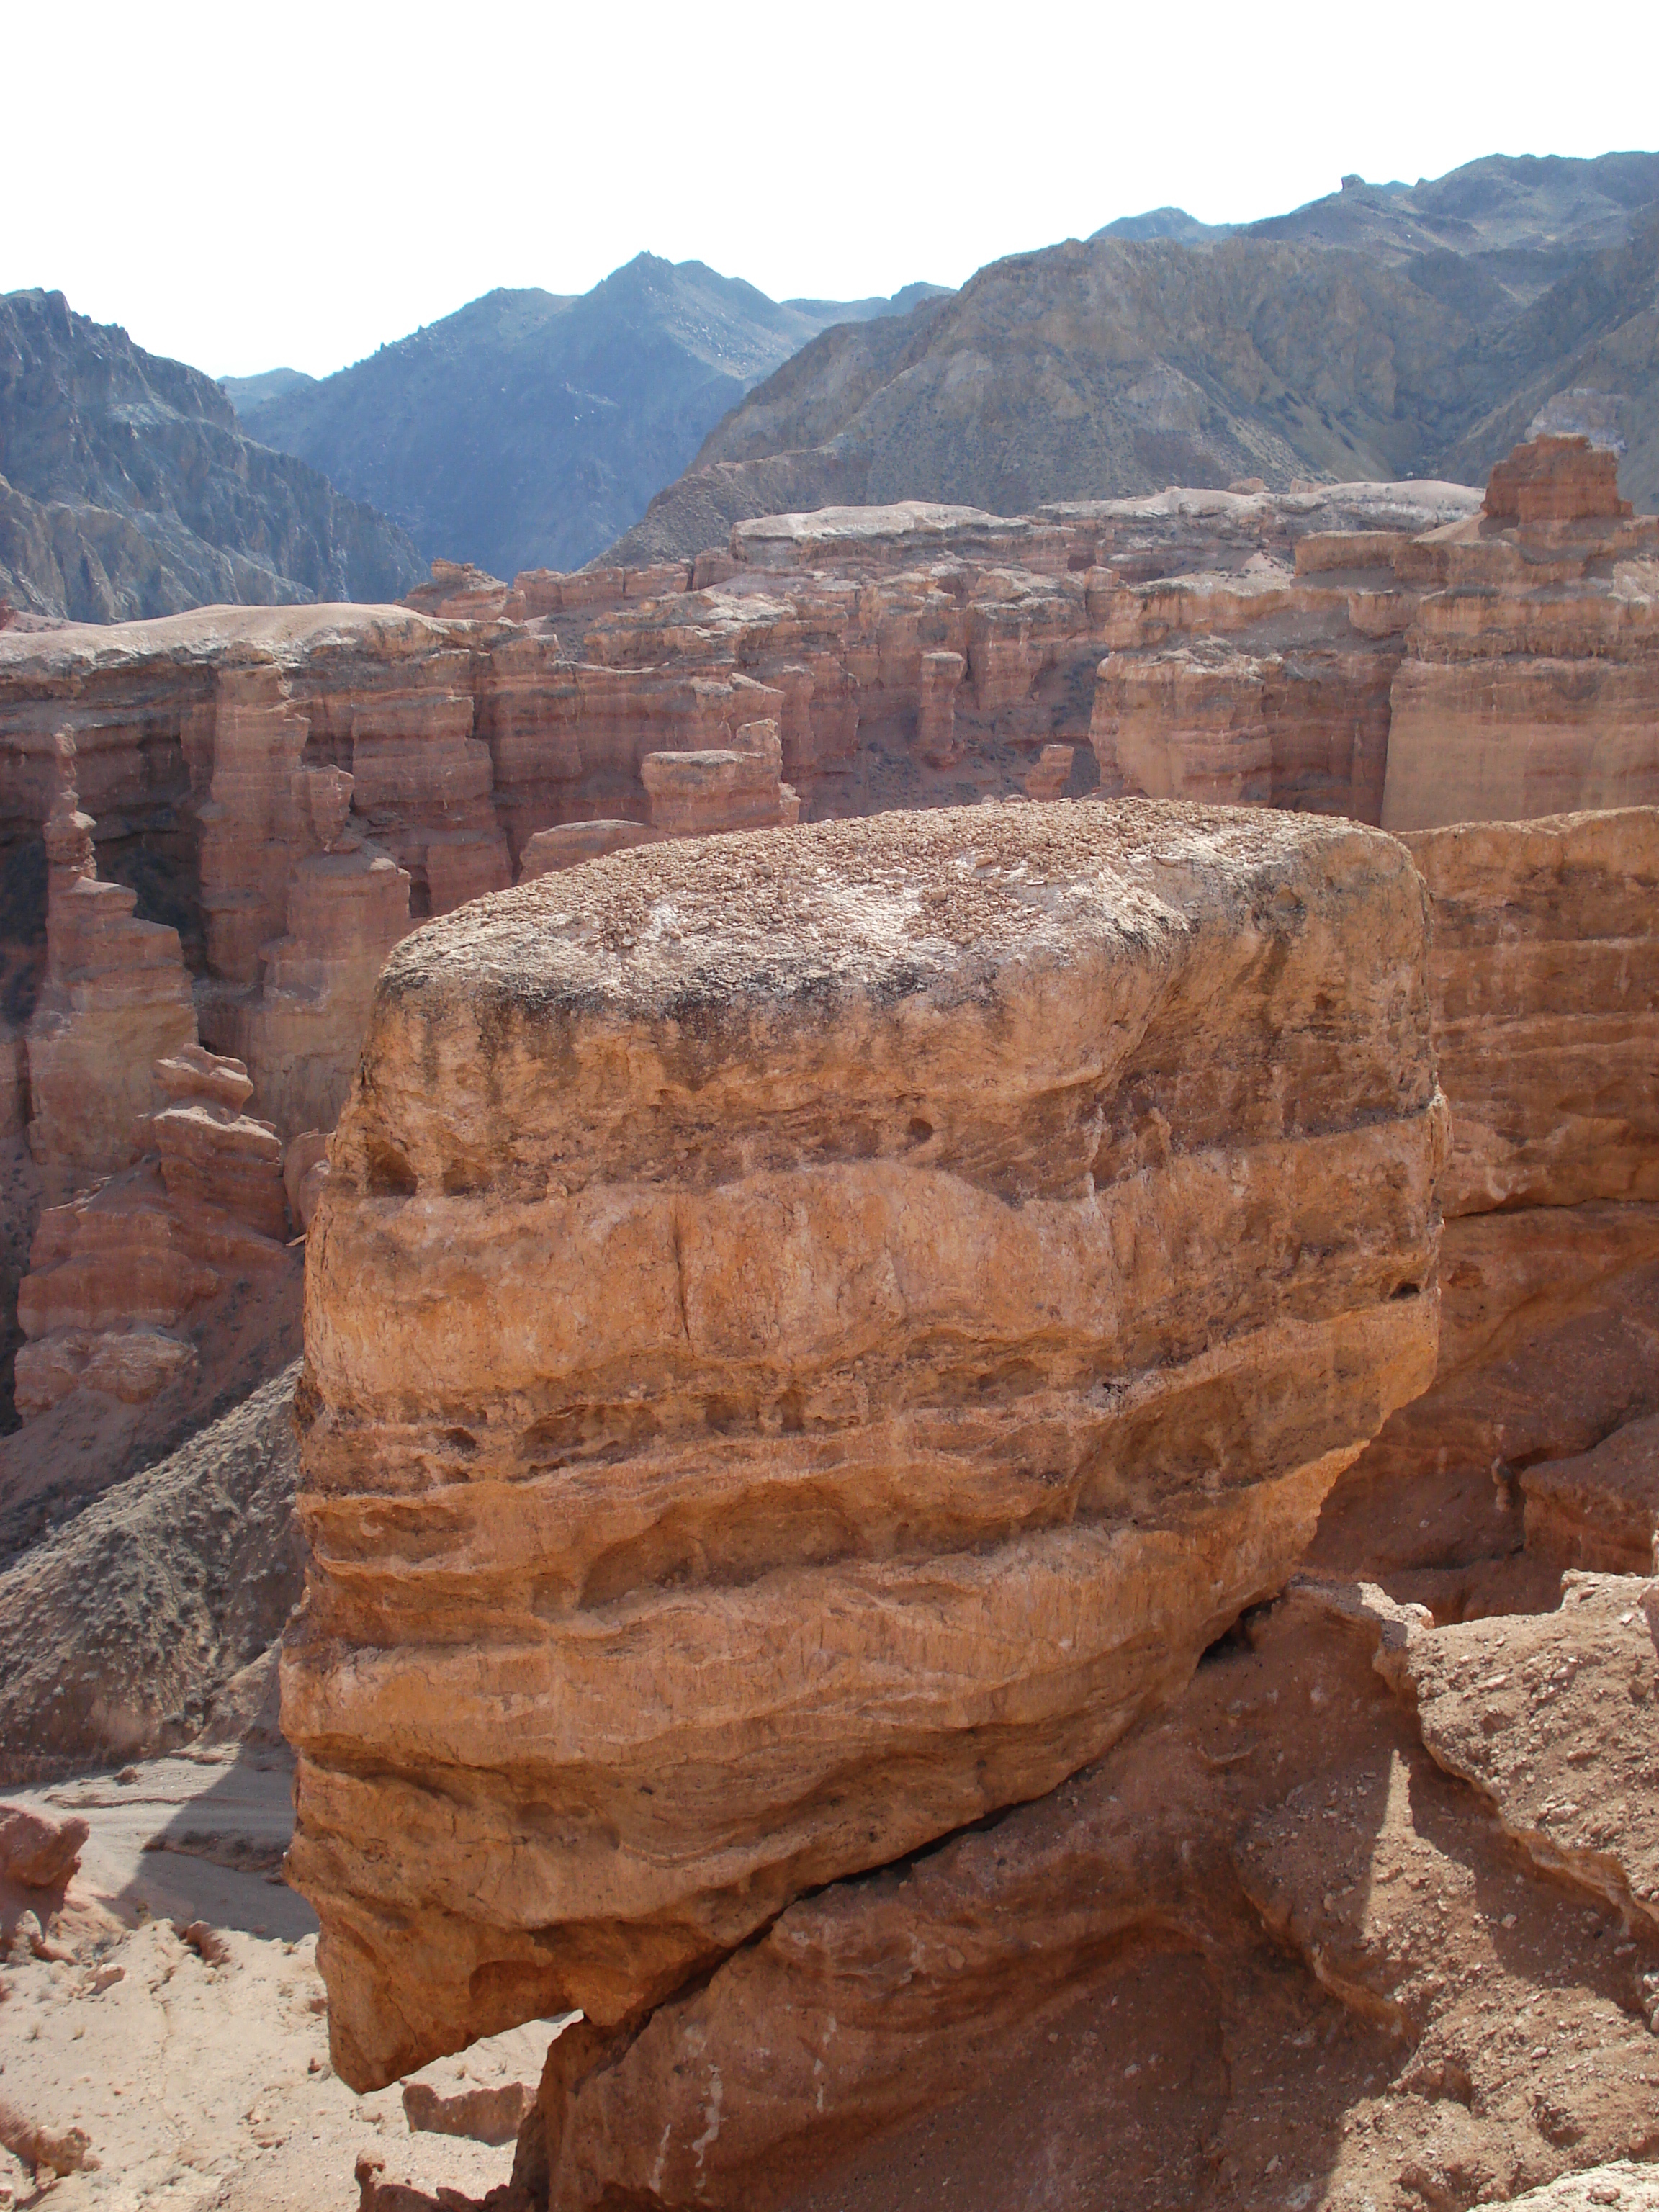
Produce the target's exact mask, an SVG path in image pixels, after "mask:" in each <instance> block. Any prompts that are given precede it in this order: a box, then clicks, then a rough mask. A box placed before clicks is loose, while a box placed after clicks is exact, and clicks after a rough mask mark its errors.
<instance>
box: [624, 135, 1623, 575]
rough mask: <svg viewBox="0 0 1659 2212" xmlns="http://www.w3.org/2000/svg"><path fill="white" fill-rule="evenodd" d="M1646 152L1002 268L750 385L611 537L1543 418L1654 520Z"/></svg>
mask: <svg viewBox="0 0 1659 2212" xmlns="http://www.w3.org/2000/svg"><path fill="white" fill-rule="evenodd" d="M1656 273H1659V155H1652V154H1613V155H1604V156H1603V157H1601V159H1600V160H1597V161H1567V160H1560V159H1555V158H1551V159H1547V160H1534V159H1530V158H1524V159H1514V158H1510V157H1507V156H1502V155H1493V156H1492V157H1490V158H1489V159H1486V160H1484V161H1476V162H1473V163H1471V164H1469V165H1468V167H1466V168H1463V169H1459V170H1455V171H1454V172H1453V173H1451V174H1450V175H1449V176H1446V177H1443V178H1439V179H1434V180H1431V181H1430V180H1425V181H1423V182H1419V184H1417V185H1410V186H1407V185H1401V184H1389V185H1367V184H1365V183H1364V181H1363V179H1359V178H1358V177H1350V178H1347V179H1345V180H1344V182H1343V185H1342V188H1341V190H1340V191H1339V192H1335V193H1333V194H1331V195H1330V196H1329V197H1328V198H1326V199H1323V200H1317V201H1315V202H1313V203H1311V204H1310V205H1309V206H1307V207H1304V208H1299V209H1297V210H1295V211H1294V212H1293V213H1291V214H1290V215H1287V216H1275V217H1273V219H1272V220H1270V221H1268V222H1257V223H1251V224H1249V225H1246V226H1243V227H1242V228H1237V229H1231V228H1222V227H1211V226H1206V225H1203V224H1200V223H1198V222H1194V219H1193V218H1192V217H1191V216H1188V215H1186V214H1185V213H1184V212H1183V211H1182V210H1180V209H1173V208H1161V209H1158V210H1153V211H1152V212H1151V213H1149V214H1146V215H1143V216H1129V217H1127V218H1124V219H1122V220H1121V221H1119V222H1115V223H1112V224H1109V225H1108V226H1107V227H1106V228H1105V229H1104V230H1103V231H1101V232H1098V233H1097V234H1096V235H1095V236H1094V237H1093V238H1092V239H1091V240H1087V241H1086V242H1079V241H1078V240H1070V241H1068V242H1067V243H1066V244H1065V245H1062V246H1050V247H1048V248H1047V249H1045V250H1044V251H1042V252H1035V253H1026V254H1018V255H1015V256H1013V257H1012V258H1010V259H1008V260H1006V261H1000V262H996V263H994V264H991V265H990V266H989V267H987V268H985V269H982V270H980V272H979V274H978V275H977V276H975V277H974V278H973V279H972V280H971V281H970V282H969V283H967V284H966V285H964V286H963V289H962V290H961V291H960V292H958V293H954V294H951V295H945V296H942V297H939V298H937V299H934V300H932V301H928V302H927V303H926V304H924V305H923V306H921V307H918V308H916V309H914V310H913V311H912V312H911V313H909V314H908V315H907V316H905V317H903V318H902V319H897V320H895V321H890V322H886V323H882V324H878V325H861V326H857V327H853V328H842V329H836V330H831V331H825V332H823V334H822V335H821V336H819V337H817V338H815V339H814V340H813V341H812V342H811V343H810V344H809V345H807V346H805V348H804V349H802V350H801V351H800V352H799V354H797V355H795V356H794V357H793V359H792V360H790V361H789V362H787V363H785V365H784V366H783V367H782V368H780V369H779V370H777V371H775V373H774V374H772V375H771V376H770V377H769V378H768V379H767V380H766V381H765V382H764V383H763V384H760V385H757V386H756V388H755V389H754V390H753V391H752V392H750V393H749V394H748V396H747V397H746V398H744V402H743V404H741V405H740V406H739V407H738V408H736V409H734V410H733V411H732V414H731V415H729V416H727V417H726V419H725V421H723V422H721V423H720V424H719V425H718V426H717V427H716V428H714V430H713V431H711V433H710V434H709V435H708V438H707V439H706V440H705V441H704V443H703V446H702V450H701V452H700V453H698V455H697V458H696V461H695V462H694V463H693V464H692V465H691V467H690V470H689V471H687V473H686V475H685V476H684V477H682V478H681V480H680V481H679V482H678V483H675V484H672V485H671V486H669V487H668V488H667V489H665V491H663V492H661V493H659V495H658V496H657V498H656V499H655V500H654V501H653V502H652V505H651V507H650V509H649V510H648V512H647V514H646V515H645V517H644V519H643V520H641V522H640V523H639V524H637V525H636V526H635V527H634V528H633V529H632V530H630V531H629V532H626V533H624V535H623V538H621V539H620V540H619V541H618V542H617V544H616V545H615V546H614V547H613V548H612V549H611V553H610V554H609V556H607V557H608V558H610V559H611V560H616V561H640V560H644V559H649V558H659V557H663V556H684V555H689V554H690V553H693V552H696V551H697V550H700V549H701V548H702V547H703V546H705V545H710V544H720V543H722V542H723V541H724V538H725V537H726V533H727V532H728V531H729V529H730V526H731V525H732V522H733V521H734V520H738V519H739V518H741V517H743V516H746V515H752V514H759V513H777V512H779V511H783V510H791V509H796V508H811V507H822V506H825V505H829V504H836V503H843V502H850V503H854V504H859V503H864V502H869V501H884V500H891V499H900V498H906V497H910V498H925V499H936V500H947V501H960V502H963V503H965V504H969V505H973V506H979V507H989V508H993V509H994V510H995V511H997V512H999V513H1014V512H1017V511H1019V510H1022V509H1029V508H1030V507H1035V506H1037V505H1040V504H1042V502H1044V501H1052V500H1070V499H1084V498H1091V497H1102V496H1106V495H1113V494H1122V493H1133V492H1142V491H1152V490H1157V489H1162V487H1163V486H1164V485H1165V484H1167V483H1188V484H1220V485H1225V484H1226V483H1229V482H1231V481H1236V480H1238V479H1241V478H1246V477H1261V478H1262V479H1263V480H1264V481H1265V482H1266V483H1267V484H1269V485H1270V486H1273V487H1274V488H1276V489H1284V488H1285V487H1287V486H1288V485H1289V484H1290V483H1292V482H1293V481H1294V480H1295V479H1296V478H1297V477H1383V478H1394V477H1406V476H1417V477H1425V476H1449V477H1454V478H1456V479H1459V480H1461V481H1463V482H1473V483H1479V482H1480V481H1481V480H1483V479H1484V477H1485V476H1486V471H1487V470H1488V469H1489V468H1490V466H1491V465H1492V462H1493V461H1494V460H1495V459H1498V458H1499V457H1500V456H1501V455H1502V454H1503V453H1505V452H1506V451H1507V450H1508V448H1509V447H1510V445H1511V444H1513V443H1514V442H1515V441H1516V439H1517V438H1520V437H1522V436H1525V435H1527V433H1528V428H1529V427H1530V426H1531V425H1532V424H1533V423H1534V422H1537V423H1538V424H1539V426H1540V427H1547V428H1554V429H1584V430H1587V431H1589V432H1590V433H1592V434H1593V435H1596V436H1598V437H1600V438H1602V439H1604V440H1605V441H1607V442H1610V443H1613V444H1615V445H1618V446H1620V447H1621V448H1622V449H1623V452H1624V459H1623V462H1622V464H1621V467H1622V473H1623V477H1624V482H1625V488H1626V492H1627V493H1628V494H1629V495H1632V496H1633V497H1634V498H1635V499H1636V501H1637V502H1638V505H1645V506H1647V507H1653V506H1655V505H1656V504H1659V343H1656V339H1659V307H1656Z"/></svg>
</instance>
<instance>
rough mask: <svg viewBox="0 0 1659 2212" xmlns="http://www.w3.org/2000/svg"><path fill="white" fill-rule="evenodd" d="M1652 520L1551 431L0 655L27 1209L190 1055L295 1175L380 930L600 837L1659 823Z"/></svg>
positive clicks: (112, 1153) (14, 1090)
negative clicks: (229, 1071)
mask: <svg viewBox="0 0 1659 2212" xmlns="http://www.w3.org/2000/svg"><path fill="white" fill-rule="evenodd" d="M1656 531H1659V524H1656V522H1655V521H1654V520H1653V519H1651V518H1648V519H1639V518H1632V516H1630V515H1629V513H1627V512H1626V509H1625V507H1624V506H1623V504H1622V503H1621V502H1620V501H1619V499H1618V496H1617V491H1616V485H1615V483H1613V477H1612V473H1611V471H1610V469H1609V468H1608V466H1607V464H1606V462H1605V459H1598V457H1597V456H1596V455H1595V453H1593V452H1592V451H1591V449H1590V448H1589V447H1588V446H1587V445H1586V444H1585V442H1584V441H1583V440H1572V439H1543V440H1539V441H1534V443H1533V444H1532V445H1530V446H1528V447H1522V448H1520V449H1518V451H1517V453H1516V456H1515V457H1514V458H1513V459H1512V460H1511V462H1510V463H1509V464H1506V465H1505V470H1504V471H1499V472H1498V476H1497V477H1495V478H1494V489H1493V491H1492V494H1491V495H1489V497H1488V499H1487V501H1486V506H1485V507H1484V508H1482V507H1480V503H1479V502H1478V501H1477V499H1476V496H1475V495H1474V494H1473V493H1472V492H1470V491H1468V490H1467V489H1464V488H1462V487H1459V486H1455V485H1434V484H1400V485H1386V484H1376V485H1364V484H1360V485H1346V486H1343V485H1338V486H1324V487H1316V488H1308V489H1299V490H1297V491H1293V492H1291V493H1286V494H1278V495H1268V494H1266V493H1263V492H1261V491H1259V490H1256V489H1240V490H1238V491H1233V492H1222V491H1206V492H1180V491H1176V490H1171V491H1169V492H1166V493H1164V494H1160V495H1157V496H1155V497H1152V498H1148V499H1140V500H1127V501H1095V502H1089V503H1083V504H1073V505H1069V506H1064V507H1053V508H1049V509H1046V510H1044V511H1043V512H1042V513H1039V514H1037V515H1035V516H1027V517H1014V518H1000V517H997V516H993V515H988V514H983V513H978V512H976V511H975V510H971V509H963V508H953V507H935V506H929V505H927V504H925V503H920V502H909V503H906V504H904V505H901V506H899V507H889V508H860V509H841V510H836V509H829V510H824V511H823V512H820V513H813V514H808V515H784V516H774V517H769V518H763V519H761V520H755V521H749V522H743V523H740V524H738V526H736V527H735V528H734V530H733V531H732V536H731V541H730V544H729V547H728V549H727V550H726V551H725V552H723V553H713V554H703V555H701V556H698V558H697V560H696V562H693V563H690V564H686V563H674V562H664V563H658V564H656V565H654V566H652V567H648V568H640V569H621V568H615V569H604V568H600V569H592V570H588V571H585V572H583V573H582V574H580V575H576V576H561V575H557V574H550V573H548V572H541V571H538V572H532V573H526V574H522V575H520V577H519V578H518V579H517V580H515V582H514V583H513V584H512V585H510V586H509V585H507V584H503V583H500V582H497V581H496V580H495V579H493V578H490V577H489V576H486V575H483V574H481V573H480V572H479V571H477V570H476V569H471V568H462V567H459V566H458V565H456V564H453V563H448V562H437V563H435V567H434V573H433V575H432V577H431V579H430V580H429V582H428V584H426V585H424V586H421V587H420V589H419V590H417V591H416V592H415V593H413V594H412V595H411V603H410V605H407V606H404V607H401V608H368V607H332V608H331V607H314V608H305V609H204V610H199V611H197V612H195V613H193V614H189V615H183V616H179V617H172V618H169V619H168V620H167V621H163V622H157V623H141V624H131V625H127V626H125V627H121V626H116V627H113V628H108V629H76V628H65V629H59V630H56V631H49V632H37V633H24V634H14V633H6V634H5V635H0V854H3V857H4V861H5V867H6V877H7V887H8V896H7V901H6V905H5V910H4V915H3V917H0V1075H3V1077H4V1083H3V1086H0V1090H3V1105H4V1110H5V1117H6V1120H7V1123H8V1126H11V1125H14V1124H15V1123H16V1122H18V1121H27V1130H28V1144H29V1148H30V1152H31V1153H32V1156H33V1164H34V1167H35V1170H36V1171H37V1172H38V1174H39V1176H40V1178H41V1195H42V1196H43V1197H44V1199H45V1200H46V1201H47V1202H55V1201H60V1200H64V1199H65V1198H67V1197H68V1196H69V1195H70V1194H71V1193H72V1192H73V1191H75V1190H76V1189H77V1188H83V1187H85V1186H86V1185H87V1184H88V1183H89V1182H91V1181H93V1180H94V1179H96V1178H97V1177H98V1176H103V1175H107V1174H111V1173H114V1172H118V1171H121V1170H125V1169H128V1168H130V1167H131V1166H133V1165H134V1164H136V1163H137V1160H138V1158H140V1156H141V1152H142V1149H143V1147H142V1145H141V1143H140V1140H139V1137H138V1134H137V1122H138V1121H139V1120H140V1119H141V1118H142V1117H143V1115H145V1114H146V1113H148V1112H149V1110H150V1109H153V1108H154V1106H155V1104H156V1103H157V1096H156V1091H155V1075H154V1073H153V1071H154V1068H155V1065H156V1064H157V1062H158V1061H160V1060H163V1059H166V1058H167V1057H169V1056H170V1055H171V1054H173V1053H174V1051H175V1050H176V1049H177V1048H178V1047H179V1045H180V1044H181V1043H183V1042H187V1041H193V1040H197V1039H199V1041H200V1042H202V1043H203V1044H204V1046H205V1047H207V1048H209V1049H210V1050H211V1051H213V1052H214V1053H216V1054H220V1055H222V1056H226V1057H230V1058H234V1059H235V1060H239V1061H240V1062H241V1063H242V1064H243V1065H244V1066H246V1070H247V1073H248V1077H249V1079H250V1081H251V1083H252V1092H251V1095H250V1103H249V1111H250V1112H251V1114H252V1115H253V1116H254V1117H256V1118H257V1119H259V1120H262V1121H267V1122H269V1123H270V1125H271V1126H272V1127H273V1128H274V1129H275V1130H276V1133H277V1136H278V1137H279V1138H280V1139H282V1140H283V1143H284V1144H285V1145H288V1144H292V1143H294V1142H295V1141H296V1140H298V1139H301V1138H305V1139H307V1142H308V1144H309V1145H310V1146H312V1147H313V1150H312V1152H311V1155H310V1157H311V1158H312V1159H313V1161H314V1160H315V1158H317V1156H318V1152H319V1149H320V1145H321V1141H322V1136H323V1135H324V1134H325V1133H326V1132H327V1131H328V1129H330V1128H331V1127H332V1125H333V1122H334V1121H335V1119H336V1117H337V1114H338V1112H339V1109H340V1107H341V1104H342V1103H343V1100H344V1098H345V1096H346V1093H347V1091H348V1088H349V1084H350V1082H351V1079H352V1075H353V1072H354V1070H355V1068H356V1063H357V1057H358V1052H359V1048H360V1044H361V1041H362V1034H363V1028H364V1024H365V1022H366V1020H367V1018H368V1006H369V1003H370V1000H371V996H372V993H373V989H374V979H375V977H376V975H378V973H379V972H380V967H381V964H382V963H383V962H384V960H385V958H386V955H387V954H388V952H389V951H391V949H392V946H393V945H396V944H397V943H398V940H399V939H401V938H402V937H403V936H404V934H405V933H407V931H408V930H409V929H410V928H411V927H414V926H415V925H416V924H417V923H418V922H420V921H423V920H426V919H428V918H429V917H432V916H435V915H443V914H447V913H448V912H450V911H452V910H453V909H454V908H457V907H459V906H460V905H462V904H464V903H465V902H466V901H468V900H469V899H471V898H474V897H476V896H479V895H480V894H483V893H485V892H489V891H494V890H501V889H502V888H504V887H505V886H507V884H510V883H511V882H513V880H514V879H515V878H517V879H520V880H522V879H527V878H533V877H535V876H537V875H539V874H542V873H544V872H547V871H549V870H550V869H556V868H560V867H562V866H568V865H571V864H572V863H573V862H575V861H578V860H580V859H582V858H583V857H585V856H586V855H587V854H592V853H596V852H599V851H604V850H608V849H614V848H617V847H619V846H621V845H623V844H624V843H628V842H659V841H661V840H663V839H665V838H675V837H683V836H695V835H700V834H703V833H706V832H708V831H714V830H720V829H732V828H740V827H763V826H768V825H783V824H788V823H793V822H795V821H797V820H803V821H811V820H822V819H824V818H829V817H858V816H866V815H872V814H877V813H879V812H882V811H887V810H890V809H892V808H894V807H898V806H909V807H933V806H941V805H960V804H967V803H969V802H974V801H977V800H981V799H992V798H1007V797H1014V796H1018V795H1024V796H1026V797H1029V798H1030V799H1036V800H1040V801H1041V800H1048V799H1058V798H1061V797H1071V798H1074V799H1075V798H1079V797H1084V796H1089V795H1093V794H1099V795H1103V796H1114V795H1136V794H1142V795H1148V796H1152V797H1158V798H1176V799H1179V798H1188V799H1201V800H1205V801H1222V802H1227V803H1240V804H1246V805H1277V806H1283V807H1289V808H1292V809H1295V810H1297V811H1312V812H1319V813H1327V814H1333V815H1337V814H1341V815H1347V816H1348V817H1351V818H1354V819H1358V820H1362V821H1366V822H1373V823H1374V822H1378V821H1383V822H1385V823H1388V824H1389V825H1390V826H1409V825H1410V823H1413V822H1415V821H1418V820H1423V819H1428V820H1435V819H1443V818H1446V816H1447V814H1448V813H1452V814H1455V813H1456V812H1458V811H1463V812H1468V813H1472V814H1476V815H1488V814H1493V813H1497V814H1507V813H1511V812H1521V813H1529V812H1532V811H1534V810H1535V809H1536V808H1538V807H1539V806H1541V805H1549V806H1552V807H1553V806H1555V805H1562V804H1566V805H1581V804H1584V803H1587V802H1594V803H1596V804H1601V803H1603V802H1604V801H1606V800H1607V799H1612V798H1618V799H1638V800H1642V801H1644V802H1645V801H1647V800H1649V799H1655V798H1659V747H1656V745H1655V743H1654V740H1653V732H1654V730H1655V728H1656V727H1659V720H1656V713H1655V709H1656V692H1655V687H1656V685H1659V652H1656V641H1659V627H1656V623H1655V620H1654V606H1655V604H1656V601H1655V596H1654V585H1655V581H1656V578H1659V562H1656V558H1655V549H1656V545H1659V538H1656ZM1527 702H1531V703H1530V704H1528V703H1527ZM1541 702H1542V703H1541ZM1471 718H1473V719H1471ZM1541 733H1542V734H1541ZM1528 762H1530V763H1532V765H1531V766H1530V767H1527V766H1526V765H1525V763H1528ZM43 855H44V858H43ZM31 1218H32V1217H31ZM28 1233H29V1230H28V1225H27V1223H26V1224H25V1225H23V1227H22V1228H21V1231H20V1232H19V1234H18V1235H17V1236H16V1237H15V1238H14V1240H13V1241H14V1243H20V1244H21V1243H26V1242H27V1234H28Z"/></svg>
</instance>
